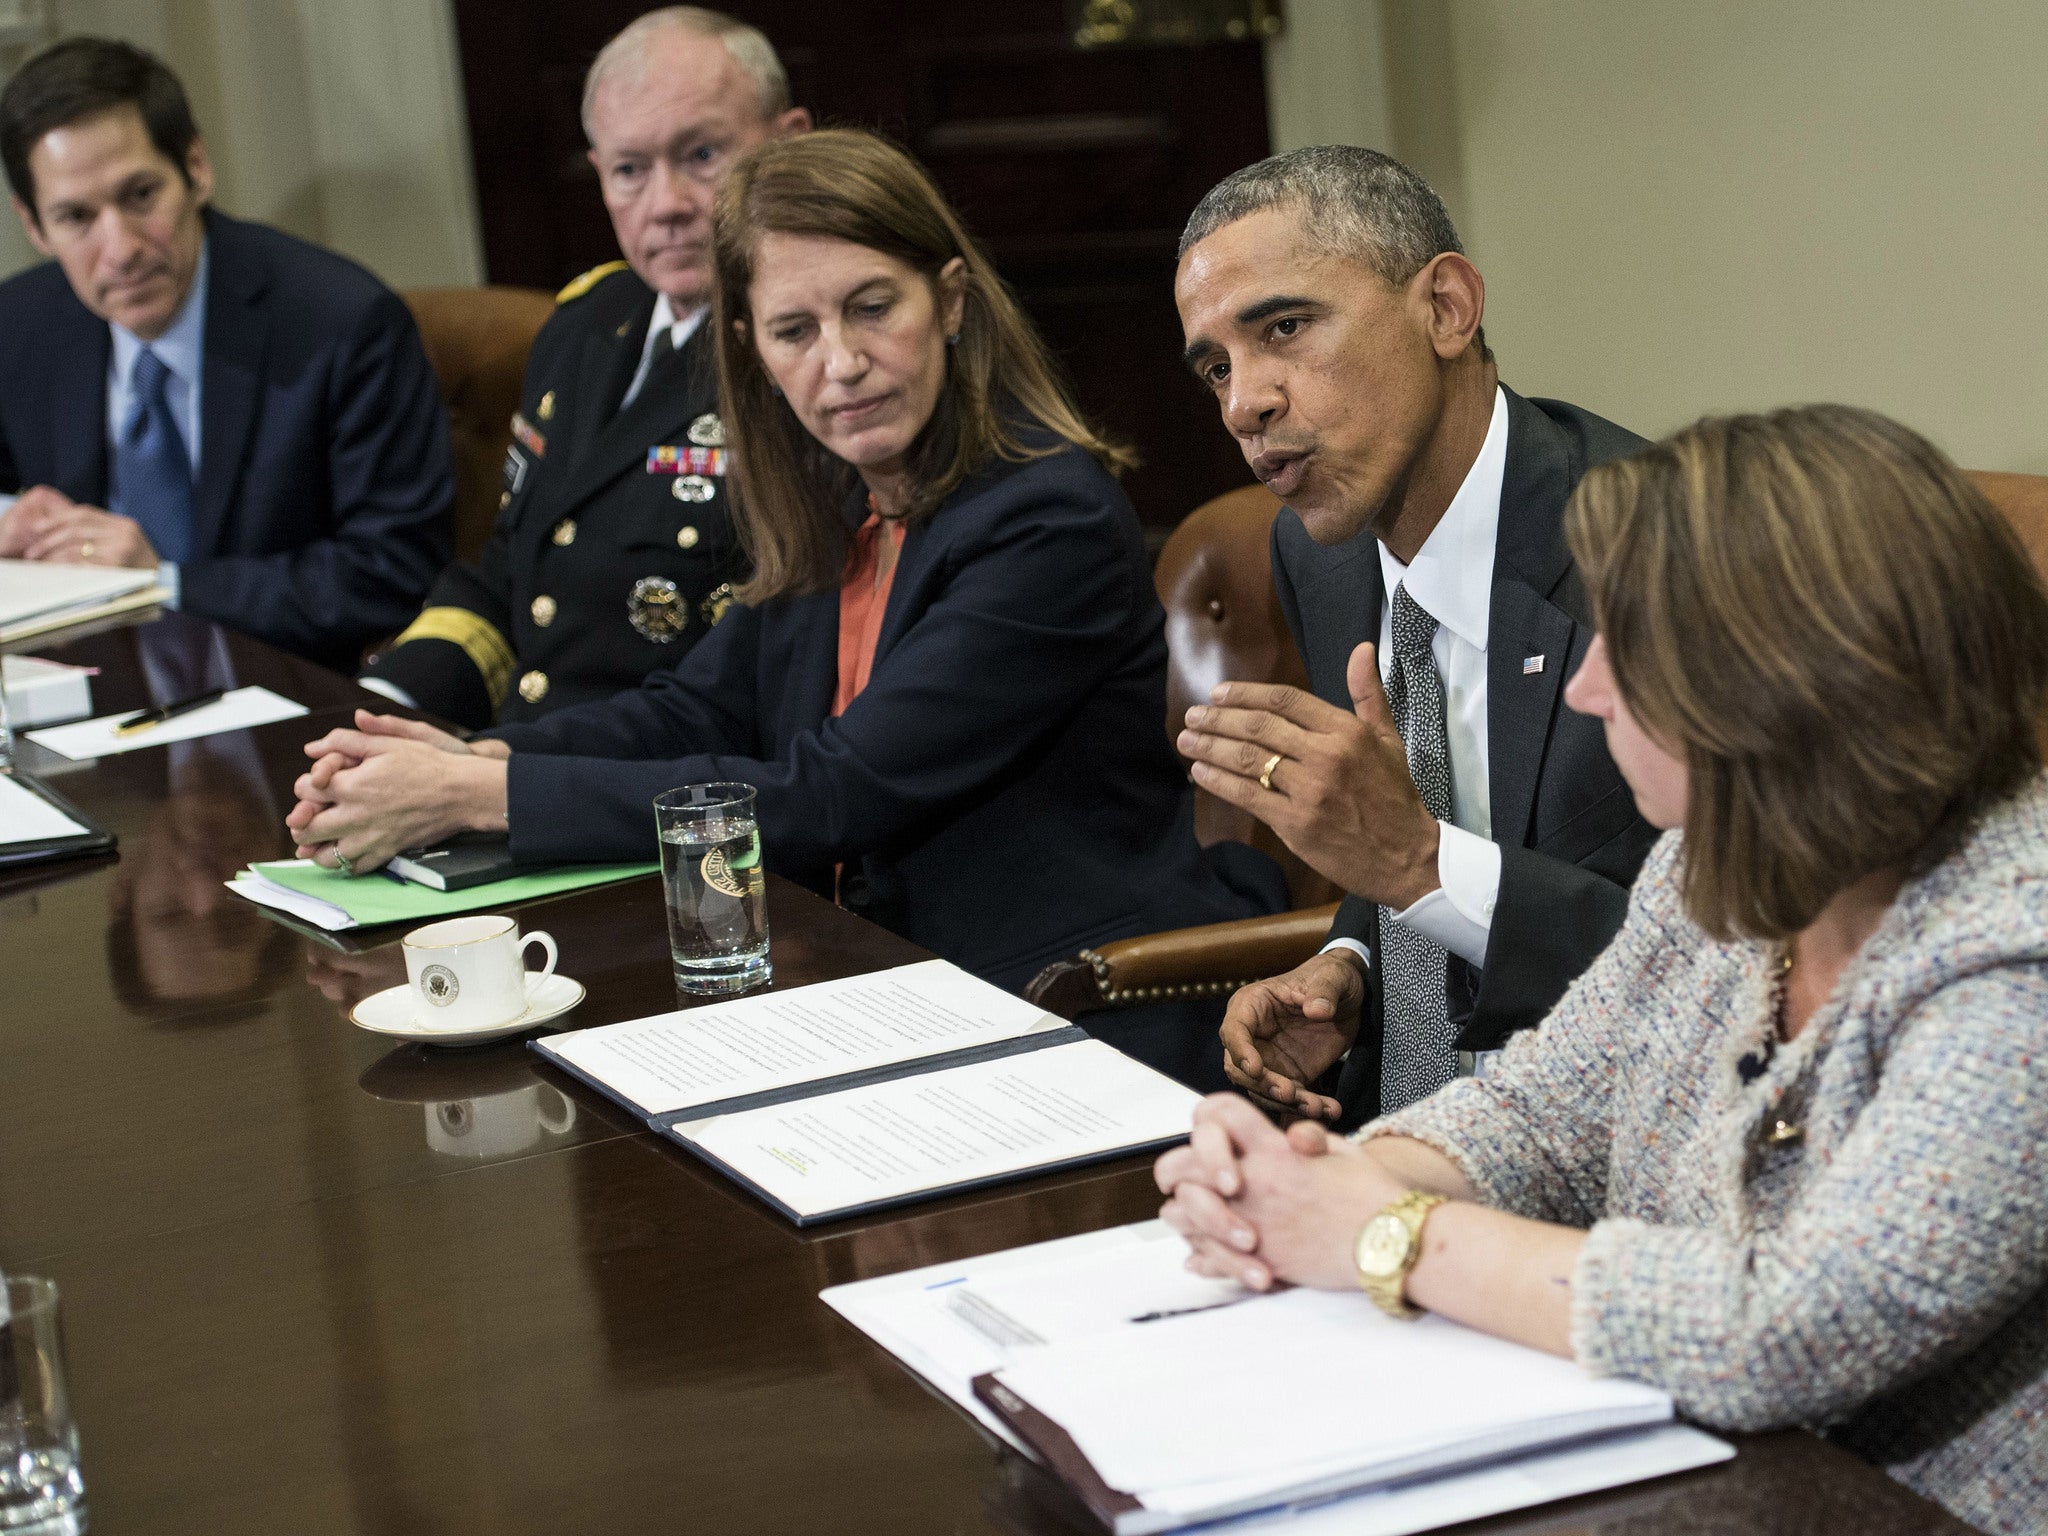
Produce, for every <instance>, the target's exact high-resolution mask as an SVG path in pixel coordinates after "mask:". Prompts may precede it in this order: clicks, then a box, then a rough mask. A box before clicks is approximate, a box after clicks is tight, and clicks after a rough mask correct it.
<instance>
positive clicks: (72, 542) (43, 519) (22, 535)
mask: <svg viewBox="0 0 2048 1536" xmlns="http://www.w3.org/2000/svg"><path fill="white" fill-rule="evenodd" d="M0 560H49V561H54V562H56V563H58V564H61V565H112V566H127V567H130V568H132V569H135V570H154V569H155V568H156V566H157V565H158V563H159V562H158V559H157V553H156V550H155V549H153V548H152V547H151V546H150V542H149V538H148V536H147V535H146V534H144V533H143V531H142V525H141V524H140V523H138V522H136V521H135V519H134V518H132V517H121V516H118V515H116V514H115V513H112V512H105V511H102V510H101V509H100V508H98V507H93V506H88V505H86V504H85V503H84V502H82V501H73V500H72V499H71V498H70V497H69V496H66V495H65V494H64V493H63V492H62V491H59V490H55V489H53V488H52V487H50V486H47V485H38V486H32V487H30V488H29V489H28V490H26V491H23V492H22V493H21V496H20V499H19V500H17V501H16V502H15V503H14V505H13V506H11V507H9V508H8V509H7V510H6V512H5V513H0Z"/></svg>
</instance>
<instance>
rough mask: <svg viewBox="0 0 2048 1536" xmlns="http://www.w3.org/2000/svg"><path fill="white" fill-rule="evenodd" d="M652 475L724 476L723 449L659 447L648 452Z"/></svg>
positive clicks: (649, 468)
mask: <svg viewBox="0 0 2048 1536" xmlns="http://www.w3.org/2000/svg"><path fill="white" fill-rule="evenodd" d="M647 473H649V474H650V475H723V474H724V473H725V450H724V449H723V448H691V447H686V446H677V447H657V448H650V449H648V450H647Z"/></svg>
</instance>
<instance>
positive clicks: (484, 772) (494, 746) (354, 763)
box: [285, 709, 512, 871]
mask: <svg viewBox="0 0 2048 1536" xmlns="http://www.w3.org/2000/svg"><path fill="white" fill-rule="evenodd" d="M306 755H307V756H308V757H310V758H312V759H313V766H312V767H311V768H308V769H307V770H306V771H305V772H304V773H302V774H300V775H299V777H298V780H297V781H296V782H295V783H294V784H293V786H292V792H293V793H294V794H296V795H297V796H298V804H296V805H294V806H293V807H292V809H291V813H290V814H289V815H287V816H286V817H285V825H286V826H287V827H288V828H289V829H290V830H291V833H292V837H293V839H294V841H295V842H296V843H297V844H298V856H299V857H300V858H302V859H311V860H313V861H314V862H315V863H316V864H319V865H321V866H323V867H325V868H327V869H354V870H358V871H360V870H369V869H376V868H377V867H379V866H380V865H382V864H385V863H387V862H388V861H389V860H390V859H391V858H392V857H393V856H394V855H396V854H398V853H400V852H402V851H403V850H405V849H407V848H419V847H423V846H425V845H427V844H429V843H437V842H440V841H441V840H442V839H444V838H447V837H450V836H453V835H454V834H455V833H458V832H470V831H476V832H492V831H502V830H503V829H504V826H505V760H506V759H507V758H509V757H510V756H511V755H512V753H511V749H510V748H509V747H507V746H506V745H505V744H504V743H503V742H501V741H489V740H484V741H464V740H463V739H462V738H461V737H459V736H452V735H450V734H449V733H448V732H446V731H444V730H440V729H438V728H437V727H435V726H431V725H428V724H426V723H425V722H424V721H420V720H407V719H403V718H401V717H399V716H397V715H379V714H374V713H372V712H371V711H370V710H367V709H359V710H357V711H356V718H355V726H354V728H353V729H350V728H349V727H346V726H338V727H336V728H335V729H334V730H331V731H329V732H328V733H327V734H326V735H325V736H322V737H320V738H319V739H317V740H315V741H309V742H307V743H306ZM451 758H453V759H456V761H452V762H451V761H450V759H451Z"/></svg>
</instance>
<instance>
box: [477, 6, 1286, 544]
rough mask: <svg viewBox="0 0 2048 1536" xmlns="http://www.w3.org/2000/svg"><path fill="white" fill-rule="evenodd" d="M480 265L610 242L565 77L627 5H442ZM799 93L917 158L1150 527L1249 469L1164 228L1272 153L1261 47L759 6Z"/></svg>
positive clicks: (522, 267) (746, 9)
mask: <svg viewBox="0 0 2048 1536" xmlns="http://www.w3.org/2000/svg"><path fill="white" fill-rule="evenodd" d="M455 9H456V20H457V27H458V31H459V34H460V38H461V47H462V60H463V73H464V79H465V83H466V86H467V90H468V109H469V118H470V134H471V142H472V151H473V154H474V156H475V161H476V172H477V189H478V196H479V202H480V204H481V208H482V213H483V224H484V248H485V261H486V266H487V269H488V271H489V274H490V278H491V281H493V282H501V283H520V284H529V285H533V286H540V287H546V286H550V285H555V284H559V283H562V282H565V281H567V280H568V278H570V277H572V276H574V275H575V274H576V273H577V272H580V271H582V270H584V269H585V268H586V267H590V266H594V265H595V264H596V263H598V262H600V261H607V260H610V259H612V258H613V257H615V256H616V255H617V254H618V252H617V249H616V247H615V245H614V243H613V240H612V236H611V226H610V223H609V221H608V220H607V219H606V217H605V214H604V209H603V206H602V204H601V203H600V202H599V199H598V195H597V184H596V178H595V176H594V174H593V173H592V171H591V169H590V166H589V163H588V162H587V161H586V160H585V158H584V148H585V145H584V139H583V129H582V123H581V98H582V88H583V71H584V69H585V68H586V66H587V64H588V61H589V59H590V58H591V56H592V55H593V54H594V53H595V52H596V50H597V49H598V48H599V47H600V46H601V45H602V44H603V42H604V40H605V39H606V38H608V37H610V36H611V35H612V34H613V33H614V32H616V31H617V30H618V29H619V28H620V27H621V26H623V25H625V23H626V22H627V21H629V20H631V19H632V18H633V16H635V15H637V14H638V13H639V11H640V10H641V9H642V7H641V6H639V5H637V4H632V3H626V4H619V3H616V0H590V3H586V4H580V5H575V6H564V5H561V4H560V3H559V0H456V7H455ZM732 9H733V11H734V13H735V14H737V15H741V16H744V17H745V18H746V19H747V20H748V21H750V22H752V23H753V24H754V25H756V26H758V27H760V28H761V29H762V30H763V31H764V32H766V33H767V34H768V36H769V37H770V38H772V39H773V40H774V41H775V44H776V47H777V49H778V51H779V52H780V53H781V54H782V57H783V62H784V64H785V66H786V67H787V68H788V70H789V73H790V80H791V87H792V90H793V92H794V94H795V97H796V100H797V101H798V102H800V103H801V104H803V105H805V106H808V107H809V108H811V110H812V112H813V113H814V114H815V115H816V116H817V117H818V118H819V120H820V121H821V122H824V123H828V124H831V123H842V124H854V125H859V126H864V127H872V128H875V129H878V130H879V131H881V132H884V133H887V134H889V135H890V136H892V137H894V138H896V139H898V140H899V141H901V142H902V143H904V144H906V145H907V146H908V147H909V148H910V149H911V150H912V152H913V153H915V154H916V155H917V156H918V157H919V158H920V159H921V160H923V161H924V163H925V164H926V165H927V166H929V167H930V168H931V171H932V174H933V176H934V177H935V178H936V179H937V180H938V182H939V184H940V185H941V186H942V187H943V188H945V191H946V194H947V196H949V197H950V198H952V199H953V201H954V203H955V205H956V206H957V207H958V208H959V209H960V211H961V214H962V216H963V217H964V218H965V219H966V221H967V224H968V226H969V228H971V229H972V230H973V231H974V232H975V234H976V236H977V238H979V239H981V240H982V241H983V242H984V243H985V244H986V245H987V247H988V250H989V254H990V256H991V258H992V259H993V260H994V261H995V263H996V265H997V267H998V268H999V269H1000V270H1001V271H1002V273H1003V276H1004V277H1005V279H1006V280H1007V281H1008V282H1009V283H1010V284H1011V286H1012V287H1013V288H1014V289H1015V290H1016V292H1017V294H1018V296H1019V298H1020V299H1021V300H1022V301H1023V303H1024V305H1025V307H1026V309H1027V310H1028V311H1029V312H1030V313H1031V315H1032V318H1033V319H1034V320H1035V321H1036V322H1037V324H1038V326H1039V327H1040V329H1041V331H1042V332H1043V333H1044V335H1045V337H1046V340H1047V343H1048V344H1049V345H1050V346H1051V347H1052V348H1053V350H1054V351H1055V353H1056V354H1057V355H1058V356H1059V357H1060V359H1061V361H1062V362H1063V364H1064V365H1065V366H1066V368H1067V370H1068V372H1069V374H1070V376H1071V377H1072V379H1073V382H1074V387H1075V392H1076V394H1077V395H1078V397H1079V399H1080V402H1081V405H1082V408H1083V410H1084V411H1086V412H1087V413H1088V415H1089V416H1090V417H1091V418H1092V419H1094V420H1096V421H1098V422H1100V423H1101V424H1102V425H1103V426H1104V427H1105V428H1107V429H1108V430H1109V431H1110V432H1112V433H1113V434H1115V435H1116V436H1119V437H1121V438H1123V439H1125V440H1127V441H1129V442H1131V443H1133V444H1134V445H1135V446H1136V447H1137V449H1138V450H1139V452H1140V454H1141V455H1142V456H1143V458H1144V461H1145V463H1144V467H1143V468H1141V469H1140V470H1138V471H1137V472H1136V473H1135V474H1134V475H1132V477H1131V479H1130V481H1129V489H1130V492H1131V497H1132V500H1133V501H1134V502H1135V503H1136V504H1137V506H1138V510H1139V515H1140V516H1141V517H1142V518H1144V520H1145V521H1146V522H1147V523H1148V524H1150V525H1153V526H1154V527H1157V528H1162V529H1163V528H1166V527H1170V526H1171V525H1172V524H1173V523H1175V522H1177V521H1179V519H1180V518H1181V517H1182V516H1184V515H1185V514H1186V513H1187V512H1188V511H1189V510H1191V509H1192V508H1193V507H1194V506H1196V505H1197V504H1199V503H1200V502H1202V501H1205V500H1207V499H1208V498H1209V497H1210V496H1213V495H1215V494H1217V493H1219V492H1221V491H1224V490H1227V489H1229V488H1230V487H1232V486H1235V485H1240V484H1243V483H1244V482H1245V481H1246V479H1247V478H1248V476H1247V473H1246V471H1245V468H1244V464H1243V461H1242V459H1241V458H1240V457H1239V455H1238V453H1237V451H1236V449H1235V447H1234V446H1233V445H1232V444H1231V442H1230V440H1229V438H1228V437H1227V436H1226V435H1225V434H1224V432H1223V430H1222V427H1221V426H1220V424H1219V423H1218V422H1217V419H1216V411H1215V407H1214V405H1213V404H1211V403H1210V402H1209V400H1208V399H1207V397H1206V396H1205V395H1204V394H1203V393H1202V392H1201V391H1200V390H1198V389H1197V388H1196V387H1195V386H1194V384H1193V383H1192V381H1191V380H1189V379H1188V378H1187V377H1186V376H1185V374H1184V372H1183V370H1182V369H1181V367H1180V363H1179V354H1180V323H1179V319H1178V317H1177V316H1176V314H1175V311H1174V307H1173V295H1172V282H1173V265H1174V246H1175V243H1176V241H1177V240H1178V238H1179V235H1180V229H1181V225H1182V224H1183V223H1184V222H1185V221H1186V218H1187V215H1188V212H1189V211H1190V210H1191V209H1192V208H1193V207H1194V205H1195V203H1196V201H1197V200H1199V199H1200V197H1201V195H1202V193H1203V192H1205V191H1206V190H1208V188H1209V187H1210V186H1211V185H1213V184H1214V183H1215V182H1216V181H1217V180H1219V179H1220V178H1222V177H1223V176H1225V175H1227V174H1228V173H1229V172H1230V171H1232V170H1235V169H1236V168H1237V167H1238V166H1240V165H1244V164H1247V163H1248V162H1250V161H1252V160H1255V159H1258V158H1259V157H1260V156H1262V155H1263V154H1265V153H1266V143H1267V141H1266V126H1265V119H1266V105H1265V86H1264V78H1263V73H1262V70H1261V67H1260V59H1259V53H1258V45H1257V44H1255V43H1233V44H1223V45H1210V46H1202V47H1185V48H1183V47H1174V48H1132V49H1118V50H1101V51H1095V52H1086V53H1084V52H1082V51H1080V50H1078V49H1077V48H1075V47H1074V46H1073V43H1072V41H1071V38H1070V37H1069V35H1068V33H1067V30H1066V18H1065V12H1064V6H1063V5H1062V3H1061V0H1016V3H1011V4H1004V5H1001V6H980V5H959V4H939V3H936V0H909V3H904V4H879V3H875V0H846V3H838V4H827V3H818V0H764V3H757V4H740V5H736V6H733V7H732Z"/></svg>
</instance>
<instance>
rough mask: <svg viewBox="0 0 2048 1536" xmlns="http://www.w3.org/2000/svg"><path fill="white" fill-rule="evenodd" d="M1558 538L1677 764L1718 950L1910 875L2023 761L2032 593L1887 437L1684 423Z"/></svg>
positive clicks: (1584, 491) (2033, 714)
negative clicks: (1854, 891) (1894, 876)
mask: <svg viewBox="0 0 2048 1536" xmlns="http://www.w3.org/2000/svg"><path fill="white" fill-rule="evenodd" d="M1565 531H1566V536H1567V538H1568V539H1569V540H1570V542H1571V547H1572V552H1573V554H1574V556H1575V557H1576V559H1577V561H1578V565H1579V570H1580V573H1581V575H1582V576H1583V578H1584V580H1585V582H1586V586H1587V590H1588V593H1589V595H1590V597H1591V599H1592V606H1593V617H1594V622H1595V623H1596V624H1597V625H1598V626H1599V629H1600V631H1601V633H1602V634H1603V635H1605V636H1606V639H1607V647H1608V653H1609V656H1610V659H1611V663H1612V666H1613V669H1614V679H1615V684H1616V686H1617V687H1618V688H1619V690H1620V692H1621V696H1622V698H1623V700H1624V701H1625V702H1626V703H1627V705H1628V707H1629V709H1630V711H1631V712H1632V713H1633V714H1634V715H1635V717H1636V719H1637V720H1638V721H1639V722H1640V723H1641V724H1642V725H1643V726H1644V727H1645V728H1646V729H1648V730H1649V731H1650V732H1651V733H1653V734H1654V735H1656V736H1658V737H1660V738H1661V739H1662V740H1663V741H1665V742H1666V743H1668V744H1672V745H1673V747H1674V749H1675V750H1678V751H1679V752H1680V753H1681V754H1682V756H1683V757H1684V760H1685V764H1686V768H1687V770H1688V772H1689V774H1690V794H1689V797H1688V800H1687V804H1686V815H1685V855H1684V870H1683V881H1684V894H1685V903H1686V908H1687V910H1688V911H1689V912H1690V913H1691V915H1692V917H1693V919H1694V920H1695V921H1696V922H1698V923H1699V924H1700V926H1701V927H1702V928H1704V929H1706V931H1707V932H1708V933H1710V934H1713V935H1714V936H1715V937H1716V938H1719V939H1723V940H1726V939H1731V938H1734V937H1736V936H1738V935H1745V936H1750V937H1755V938H1764V939H1782V938H1785V937H1788V936H1789V935H1791V934H1793V933H1796V932H1798V931H1799V930H1800V929H1802V928H1804V927H1805V926H1806V925H1807V924H1808V923H1810V922H1812V921H1813V919H1814V917H1815V916H1816V915H1818V913H1819V912H1820V910H1821V908H1822V907H1824V906H1825V905H1826V904H1827V903H1828V901H1829V899H1830V898H1832V897H1833V896H1834V895H1835V894H1836V893H1837V892H1839V891H1841V890H1843V889H1845V888H1846V887H1847V886H1849V885H1850V884H1852V883H1853V882H1855V881H1856V880H1858V879H1861V878H1862V877H1863V876H1865V875H1868V874H1871V873H1873V872H1875V871H1877V870H1881V869H1903V870H1905V871H1907V872H1908V873H1918V872H1920V871H1923V870H1925V869H1927V868H1928V867H1931V866H1932V865H1933V864H1935V863H1938V862H1939V861H1940V860H1941V859H1942V858H1943V857H1945V856H1946V855H1947V854H1948V853H1949V852H1950V851H1952V850H1953V849H1954V848H1955V847H1956V846H1957V845H1958V843H1959V842H1960V841H1961V840H1962V838H1963V836H1964V834H1965V833H1966V832H1967V831H1968V830H1969V827H1970V825H1971V823H1972V822H1973V821H1974V820H1975V819H1976V818H1977V816H1978V815H1979V814H1980V813H1981V812H1982V811H1984V810H1985V809H1986V808H1987V807H1988V806H1990V805H1991V804H1992V803H1994V802H1996V801H1998V800H2000V799H2002V798H2004V797H2005V796H2007V795H2009V794H2011V793H2012V792H2013V791H2014V790H2016V789H2017V788H2018V787H2019V786H2020V785H2021V784H2022V783H2024V782H2025V781H2026V780H2027V779H2028V778H2029V777H2030V776H2031V775H2033V774H2035V773H2037V772H2039V771H2040V768H2041V744H2040V739H2039V736H2038V735H2037V732H2038V730H2039V728H2040V724H2041V716H2042V711H2043V708H2044V706H2048V594H2044V592H2043V589H2042V584H2041V580H2040V577H2039V576H2038V574H2037V573H2036V572H2035V570H2034V567H2033V564H2032V562H2031V561H2030V560H2029V559H2028V557H2027V554H2026V551H2025V549H2024V548H2023V547H2022V545H2021V543H2020V541H2019V538H2018V536H2017V535H2016V534H2015V533H2014V532H2013V530H2012V528H2011V527H2010V525H2009V524H2008V523H2007V522H2006V520H2005V519H2004V518H2003V517H2002V516H2000V515H1999V513H1998V512H1997V510H1996V509H1995V508H1993V507H1992V505H1991V504H1990V503H1989V502H1988V501H1986V500H1985V498H1984V496H1983V495H1982V493H1981V492H1979V491H1978V490H1977V488H1976V487H1975V486H1973V485H1972V484H1971V483H1970V482H1969V480H1968V479H1966V478H1965V477H1964V475H1963V474H1962V472H1961V471H1960V470H1958V469H1957V468H1956V467H1955V466H1954V465H1953V464H1951V463H1950V462H1949V461H1948V460H1947V458H1945V457H1944V456H1943V455H1942V454H1941V452H1940V451H1939V450H1938V449H1936V448H1935V447H1934V446H1933V445H1932V444H1930V443H1929V442H1927V441H1926V439H1924V438H1922V437H1920V436H1919V435H1918V434H1917V433H1914V432H1911V431H1908V430H1907V429H1906V428H1905V427H1902V426H1900V425H1899V424H1898V423H1896V422H1894V421H1889V420H1887V419H1886V418H1885V417H1882V416H1879V415H1877V414H1875V413H1874V412H1871V411H1863V410H1855V409H1852V408H1850V407H1848V406H1840V405H1815V406H1805V407H1802V408H1799V409H1795V410H1783V411H1776V412H1773V413H1772V414H1770V415H1768V416H1730V417H1724V418H1720V419H1710V420H1706V421H1702V422H1700V423H1698V424H1697V425H1696V426H1692V427H1688V428H1686V429H1685V430H1684V431H1682V432H1679V433H1677V434H1676V435H1675V436H1673V437H1670V438H1667V439H1666V440H1665V441H1663V442H1661V443H1659V444H1657V445H1656V446H1655V447H1653V448H1650V449H1648V450H1647V451H1645V452H1643V453H1640V454H1638V455H1636V456H1635V457H1634V458H1630V459H1623V460H1619V461H1616V462H1614V463H1610V464H1605V465H1602V466H1600V467H1599V468H1596V469H1594V470H1592V471H1590V472H1589V473H1588V474H1587V475H1586V477H1585V479H1584V480H1582V481H1581V482H1580V483H1579V487H1578V490H1577V491H1576V492H1575V493H1574V495H1573V497H1572V500H1571V503H1570V506H1569V507H1568V508H1567V510H1566V514H1565Z"/></svg>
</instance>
